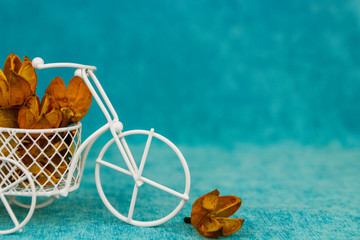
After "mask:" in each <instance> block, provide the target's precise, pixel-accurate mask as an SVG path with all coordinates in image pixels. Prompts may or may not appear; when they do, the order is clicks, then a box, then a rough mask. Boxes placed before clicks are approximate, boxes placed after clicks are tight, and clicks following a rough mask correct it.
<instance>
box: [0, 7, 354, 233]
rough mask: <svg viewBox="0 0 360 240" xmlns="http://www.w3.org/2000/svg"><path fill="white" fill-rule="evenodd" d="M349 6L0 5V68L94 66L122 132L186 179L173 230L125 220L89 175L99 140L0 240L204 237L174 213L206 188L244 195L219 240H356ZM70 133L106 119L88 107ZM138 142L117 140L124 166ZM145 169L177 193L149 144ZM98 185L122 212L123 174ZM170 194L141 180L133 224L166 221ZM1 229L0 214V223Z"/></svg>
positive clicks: (128, 186)
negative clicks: (237, 225) (232, 229)
mask: <svg viewBox="0 0 360 240" xmlns="http://www.w3.org/2000/svg"><path fill="white" fill-rule="evenodd" d="M359 9H360V5H359V2H358V1H355V0H344V1H336V0H329V1H326V2H324V1H320V0H312V1H310V0H305V1H291V2H290V1H275V0H274V1H258V0H242V1H205V0H200V1H181V0H179V1H158V0H156V1H132V2H127V1H102V2H99V1H80V0H76V1H71V2H53V1H37V2H36V3H34V2H29V1H3V2H1V10H2V11H1V14H0V29H1V31H0V36H1V41H0V64H1V61H5V58H6V57H7V55H8V54H9V53H10V52H14V53H16V54H18V55H19V56H23V55H26V56H28V57H30V58H34V57H37V56H40V57H42V58H43V59H44V60H45V61H46V62H63V61H69V62H78V63H83V64H89V65H96V66H97V68H98V71H97V72H96V73H97V76H98V77H99V79H100V81H101V83H102V84H103V86H104V88H105V90H106V92H107V93H108V95H109V97H110V99H111V101H112V103H113V104H114V106H115V108H116V110H117V112H118V114H119V117H120V120H121V121H122V122H123V124H124V129H125V130H130V129H147V130H149V129H150V128H151V127H154V128H155V131H156V132H158V133H160V134H162V135H164V136H165V137H167V138H168V139H170V140H172V141H173V142H174V143H175V144H176V145H178V146H179V148H180V150H181V151H182V152H183V154H184V156H185V158H186V159H187V161H188V164H189V168H190V172H191V177H192V183H191V192H190V200H189V201H188V202H187V203H186V205H185V207H184V208H183V210H182V211H181V212H180V213H179V214H178V215H177V216H175V217H174V218H173V219H172V220H171V221H169V222H167V223H165V224H163V225H161V226H158V227H153V228H139V227H134V226H130V225H127V224H125V223H123V222H122V221H120V220H119V219H117V218H116V217H114V216H113V215H112V214H111V213H110V212H109V211H108V210H107V208H106V207H105V206H104V205H103V203H102V202H101V200H100V198H99V196H98V193H97V190H96V186H95V181H94V167H95V159H96V157H97V155H98V153H99V151H100V150H101V148H102V146H103V145H104V144H105V143H106V141H107V140H108V139H109V135H106V136H104V137H102V138H101V139H99V141H98V142H96V143H95V145H94V147H93V148H92V149H91V151H90V154H89V157H88V159H87V164H86V166H85V171H84V176H83V179H82V184H81V186H80V188H79V189H78V190H77V191H74V192H72V193H70V194H69V195H68V197H66V198H60V199H59V200H56V201H55V202H54V203H53V204H52V205H50V206H49V207H47V208H44V209H39V210H36V211H35V213H34V216H33V218H32V219H31V220H30V222H29V223H28V224H27V225H26V226H25V227H24V229H23V230H24V231H23V232H22V233H15V234H12V235H8V236H0V239H94V238H96V239H202V237H200V235H199V234H198V233H197V231H196V230H195V229H194V228H193V227H192V226H191V225H189V224H185V223H184V222H183V218H184V217H185V216H189V215H190V212H191V204H192V203H193V202H194V201H195V200H196V198H198V197H199V196H201V195H203V194H205V193H207V192H210V191H212V190H213V189H215V188H217V189H219V191H220V192H221V194H222V195H236V196H239V197H240V198H241V199H242V200H243V204H242V206H241V208H240V210H239V211H238V212H237V213H236V214H235V215H234V217H239V218H244V219H245V222H244V225H243V227H242V228H241V229H240V230H239V231H238V232H236V233H235V234H233V235H231V236H229V237H226V238H224V239H360V225H359V221H360V204H359V202H360V124H359V122H360V108H359V107H358V103H359V101H360V95H359V91H360V72H359V69H360V51H359V48H358V44H359V40H360V19H359V14H360V11H359ZM1 59H3V60H1ZM57 75H60V76H62V77H63V78H64V79H65V80H66V81H68V80H69V79H70V78H71V76H72V75H73V71H72V70H66V69H56V70H41V71H38V79H39V84H38V90H37V93H38V94H39V95H40V96H42V94H43V92H44V90H45V88H46V87H47V85H48V83H49V82H50V81H51V79H52V78H54V77H55V76H57ZM82 123H83V126H84V129H83V139H85V138H86V137H87V136H89V135H90V134H91V133H92V132H93V131H95V130H96V129H98V128H99V127H100V126H102V125H103V124H105V118H104V117H102V114H101V112H100V109H99V108H98V107H97V106H96V104H95V102H94V104H93V106H92V107H91V109H90V111H89V113H88V115H87V116H86V117H85V118H84V119H83V120H82ZM145 141H146V139H144V138H133V139H129V143H130V144H131V145H130V146H131V149H132V150H133V151H134V152H136V154H135V155H134V156H135V157H136V159H137V160H139V159H140V158H141V151H142V150H143V148H144V144H145ZM118 156H119V154H118V152H117V150H116V149H115V148H112V149H110V150H109V152H108V153H107V159H109V161H114V162H116V161H117V160H118ZM144 175H145V176H147V177H149V178H151V179H153V180H157V181H159V182H161V183H163V184H164V185H167V186H170V187H173V188H174V189H176V190H178V191H183V187H184V186H183V185H182V183H183V180H184V176H183V174H182V171H181V166H180V164H179V162H178V161H176V159H174V156H173V155H171V153H170V152H169V151H167V150H166V149H165V148H163V147H161V145H158V146H157V147H155V148H152V149H151V152H150V158H149V161H148V162H147V164H146V167H145V170H144ZM102 181H103V182H104V190H105V192H106V193H107V194H108V197H109V199H110V200H111V201H112V202H113V203H114V204H115V205H116V207H117V208H118V209H119V210H120V211H122V212H124V213H126V212H127V209H128V207H129V201H130V198H131V192H132V190H133V182H132V181H131V179H130V178H129V177H126V176H125V175H121V174H118V173H116V172H113V171H110V170H108V169H102ZM105 183H106V184H105ZM41 200H42V199H40V201H41ZM173 200H175V198H173V197H171V196H169V195H166V194H162V193H161V192H159V191H157V190H156V189H154V188H151V187H149V186H148V185H144V186H143V187H141V188H140V191H139V202H138V203H137V205H136V207H135V215H134V217H135V218H138V219H143V220H151V219H152V217H153V216H154V215H159V216H164V215H166V214H167V213H169V211H170V210H171V209H172V208H173V207H174V203H173ZM14 209H15V210H16V211H17V212H18V213H19V216H22V215H23V214H24V213H25V211H23V210H21V209H20V208H14ZM7 220H8V217H7V213H6V211H5V209H4V207H3V206H2V205H0V229H1V227H2V226H4V222H5V221H7Z"/></svg>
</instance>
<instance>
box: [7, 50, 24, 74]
mask: <svg viewBox="0 0 360 240" xmlns="http://www.w3.org/2000/svg"><path fill="white" fill-rule="evenodd" d="M21 64H22V62H21V59H20V58H19V57H18V56H17V55H15V54H13V53H10V54H9V56H8V57H7V58H6V60H5V64H4V68H3V69H4V74H5V76H6V78H7V79H9V78H10V72H11V71H14V72H15V73H18V72H19V70H20V67H21Z"/></svg>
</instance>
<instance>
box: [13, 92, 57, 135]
mask: <svg viewBox="0 0 360 240" xmlns="http://www.w3.org/2000/svg"><path fill="white" fill-rule="evenodd" d="M61 119H62V114H61V112H60V110H59V109H58V107H57V106H56V104H55V101H54V99H52V98H51V97H49V96H48V95H47V94H45V95H44V97H43V99H42V100H41V104H40V100H39V97H38V96H37V95H33V96H31V97H29V98H28V100H27V101H26V102H25V104H24V105H23V106H22V107H21V108H20V110H19V114H18V123H19V127H20V128H25V129H46V128H58V127H59V126H60V123H61Z"/></svg>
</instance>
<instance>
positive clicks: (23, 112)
mask: <svg viewBox="0 0 360 240" xmlns="http://www.w3.org/2000/svg"><path fill="white" fill-rule="evenodd" d="M39 105H40V100H39V97H38V96H37V95H33V96H31V97H30V98H28V100H26V102H25V104H24V105H23V106H22V107H21V108H20V110H19V115H18V123H19V127H20V128H25V129H30V128H31V127H32V126H33V125H34V124H35V123H36V121H37V119H38V117H39V107H40V106H39Z"/></svg>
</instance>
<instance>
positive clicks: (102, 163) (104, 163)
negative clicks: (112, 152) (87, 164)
mask: <svg viewBox="0 0 360 240" xmlns="http://www.w3.org/2000/svg"><path fill="white" fill-rule="evenodd" d="M96 162H97V163H100V164H101V165H104V166H107V167H109V168H112V169H114V170H115V171H118V172H122V173H125V174H127V175H129V176H132V174H131V172H130V171H128V170H126V169H124V168H122V167H118V166H116V165H114V164H112V163H109V162H106V161H104V160H102V159H97V160H96Z"/></svg>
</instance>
